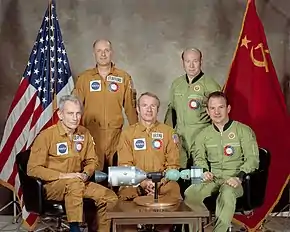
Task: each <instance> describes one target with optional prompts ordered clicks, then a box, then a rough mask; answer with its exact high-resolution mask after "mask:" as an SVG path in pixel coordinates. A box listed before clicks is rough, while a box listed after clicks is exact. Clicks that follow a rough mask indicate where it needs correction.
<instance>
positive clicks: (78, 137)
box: [73, 135, 85, 142]
mask: <svg viewBox="0 0 290 232" xmlns="http://www.w3.org/2000/svg"><path fill="white" fill-rule="evenodd" d="M73 141H74V142H83V141H85V136H84V135H74V137H73Z"/></svg>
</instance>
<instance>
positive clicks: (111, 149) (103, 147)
mask: <svg viewBox="0 0 290 232" xmlns="http://www.w3.org/2000/svg"><path fill="white" fill-rule="evenodd" d="M93 48H94V55H95V60H96V67H95V68H93V69H89V70H87V71H85V72H83V73H82V74H81V75H80V76H79V77H78V79H77V82H76V86H75V90H74V93H75V94H76V95H77V96H78V97H79V98H80V99H81V101H82V102H83V103H84V115H83V118H82V124H83V125H84V126H85V127H86V128H88V129H89V131H90V133H91V134H92V136H93V137H94V139H95V141H96V145H95V150H96V153H97V155H98V159H99V168H98V169H99V170H103V169H104V163H105V162H106V163H107V164H108V165H109V166H111V165H112V163H113V156H114V154H115V152H116V149H117V145H118V142H119V137H120V133H121V130H122V127H123V123H124V118H123V112H122V110H123V108H124V110H125V114H126V116H127V119H128V122H129V124H130V125H132V124H134V123H136V122H137V120H138V117H137V112H136V91H135V89H134V87H133V82H132V78H131V76H130V75H129V74H128V73H126V72H125V71H123V70H120V69H118V68H116V67H115V65H114V64H113V62H112V53H113V51H112V44H111V42H110V41H108V40H97V41H95V42H94V44H93Z"/></svg>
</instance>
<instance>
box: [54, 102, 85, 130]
mask: <svg viewBox="0 0 290 232" xmlns="http://www.w3.org/2000/svg"><path fill="white" fill-rule="evenodd" d="M58 117H59V119H60V120H61V122H62V124H63V126H64V127H65V128H66V129H68V130H75V129H76V128H77V127H78V125H79V124H80V121H81V117H82V111H81V106H80V104H79V103H76V102H72V101H66V102H65V103H64V108H63V110H62V111H58Z"/></svg>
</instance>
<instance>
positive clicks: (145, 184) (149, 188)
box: [140, 180, 155, 196]
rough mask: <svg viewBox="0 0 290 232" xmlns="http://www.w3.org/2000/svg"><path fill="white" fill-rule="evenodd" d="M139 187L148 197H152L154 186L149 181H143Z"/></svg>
mask: <svg viewBox="0 0 290 232" xmlns="http://www.w3.org/2000/svg"><path fill="white" fill-rule="evenodd" d="M140 186H141V187H142V188H143V189H144V190H145V192H146V193H147V195H149V196H151V195H154V190H155V188H154V187H155V185H154V183H153V182H152V181H151V180H143V181H142V182H141V183H140Z"/></svg>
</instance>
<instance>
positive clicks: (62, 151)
mask: <svg viewBox="0 0 290 232" xmlns="http://www.w3.org/2000/svg"><path fill="white" fill-rule="evenodd" d="M56 154H57V155H67V154H68V145H67V142H64V143H57V144H56Z"/></svg>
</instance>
